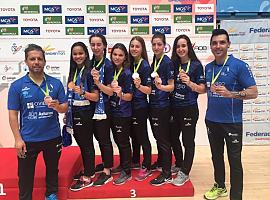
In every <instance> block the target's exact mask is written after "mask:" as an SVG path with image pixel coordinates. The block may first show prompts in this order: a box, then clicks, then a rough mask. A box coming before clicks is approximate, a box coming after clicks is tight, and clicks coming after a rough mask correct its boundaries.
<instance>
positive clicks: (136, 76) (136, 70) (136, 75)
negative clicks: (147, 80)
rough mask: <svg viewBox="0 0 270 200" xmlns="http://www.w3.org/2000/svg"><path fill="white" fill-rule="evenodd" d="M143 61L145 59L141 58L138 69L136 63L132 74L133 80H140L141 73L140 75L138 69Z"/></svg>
mask: <svg viewBox="0 0 270 200" xmlns="http://www.w3.org/2000/svg"><path fill="white" fill-rule="evenodd" d="M142 61H143V59H142V58H141V59H140V61H139V63H138V65H137V67H135V63H134V73H133V74H132V78H133V79H137V78H140V75H139V73H138V69H139V67H140V65H141V63H142Z"/></svg>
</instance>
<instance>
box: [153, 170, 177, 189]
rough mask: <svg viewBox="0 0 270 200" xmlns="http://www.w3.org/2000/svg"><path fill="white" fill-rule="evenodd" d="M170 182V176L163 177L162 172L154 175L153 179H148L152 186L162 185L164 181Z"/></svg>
mask: <svg viewBox="0 0 270 200" xmlns="http://www.w3.org/2000/svg"><path fill="white" fill-rule="evenodd" d="M171 182H172V177H171V176H169V177H165V176H164V175H163V173H162V172H161V173H160V174H159V175H158V177H156V178H155V179H153V180H151V181H150V184H151V185H153V186H160V185H164V184H166V183H171Z"/></svg>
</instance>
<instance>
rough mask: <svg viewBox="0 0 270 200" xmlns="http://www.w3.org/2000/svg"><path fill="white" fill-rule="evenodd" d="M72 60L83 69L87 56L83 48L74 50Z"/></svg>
mask: <svg viewBox="0 0 270 200" xmlns="http://www.w3.org/2000/svg"><path fill="white" fill-rule="evenodd" d="M71 53H72V59H73V60H74V62H75V63H76V64H77V65H78V67H82V66H83V65H84V63H85V60H86V58H87V55H86V53H85V51H84V50H83V48H82V47H81V46H75V47H74V48H73V49H72V52H71Z"/></svg>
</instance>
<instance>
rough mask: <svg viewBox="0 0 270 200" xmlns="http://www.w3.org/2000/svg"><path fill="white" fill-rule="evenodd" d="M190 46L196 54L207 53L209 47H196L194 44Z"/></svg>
mask: <svg viewBox="0 0 270 200" xmlns="http://www.w3.org/2000/svg"><path fill="white" fill-rule="evenodd" d="M192 46H193V49H194V51H195V52H196V53H207V52H208V50H209V47H207V46H205V45H196V43H194V44H193V45H192Z"/></svg>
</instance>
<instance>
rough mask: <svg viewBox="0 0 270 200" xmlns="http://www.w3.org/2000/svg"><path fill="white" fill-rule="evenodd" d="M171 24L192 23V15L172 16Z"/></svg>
mask: <svg viewBox="0 0 270 200" xmlns="http://www.w3.org/2000/svg"><path fill="white" fill-rule="evenodd" d="M173 22H174V23H175V24H179V23H192V15H174V17H173Z"/></svg>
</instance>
